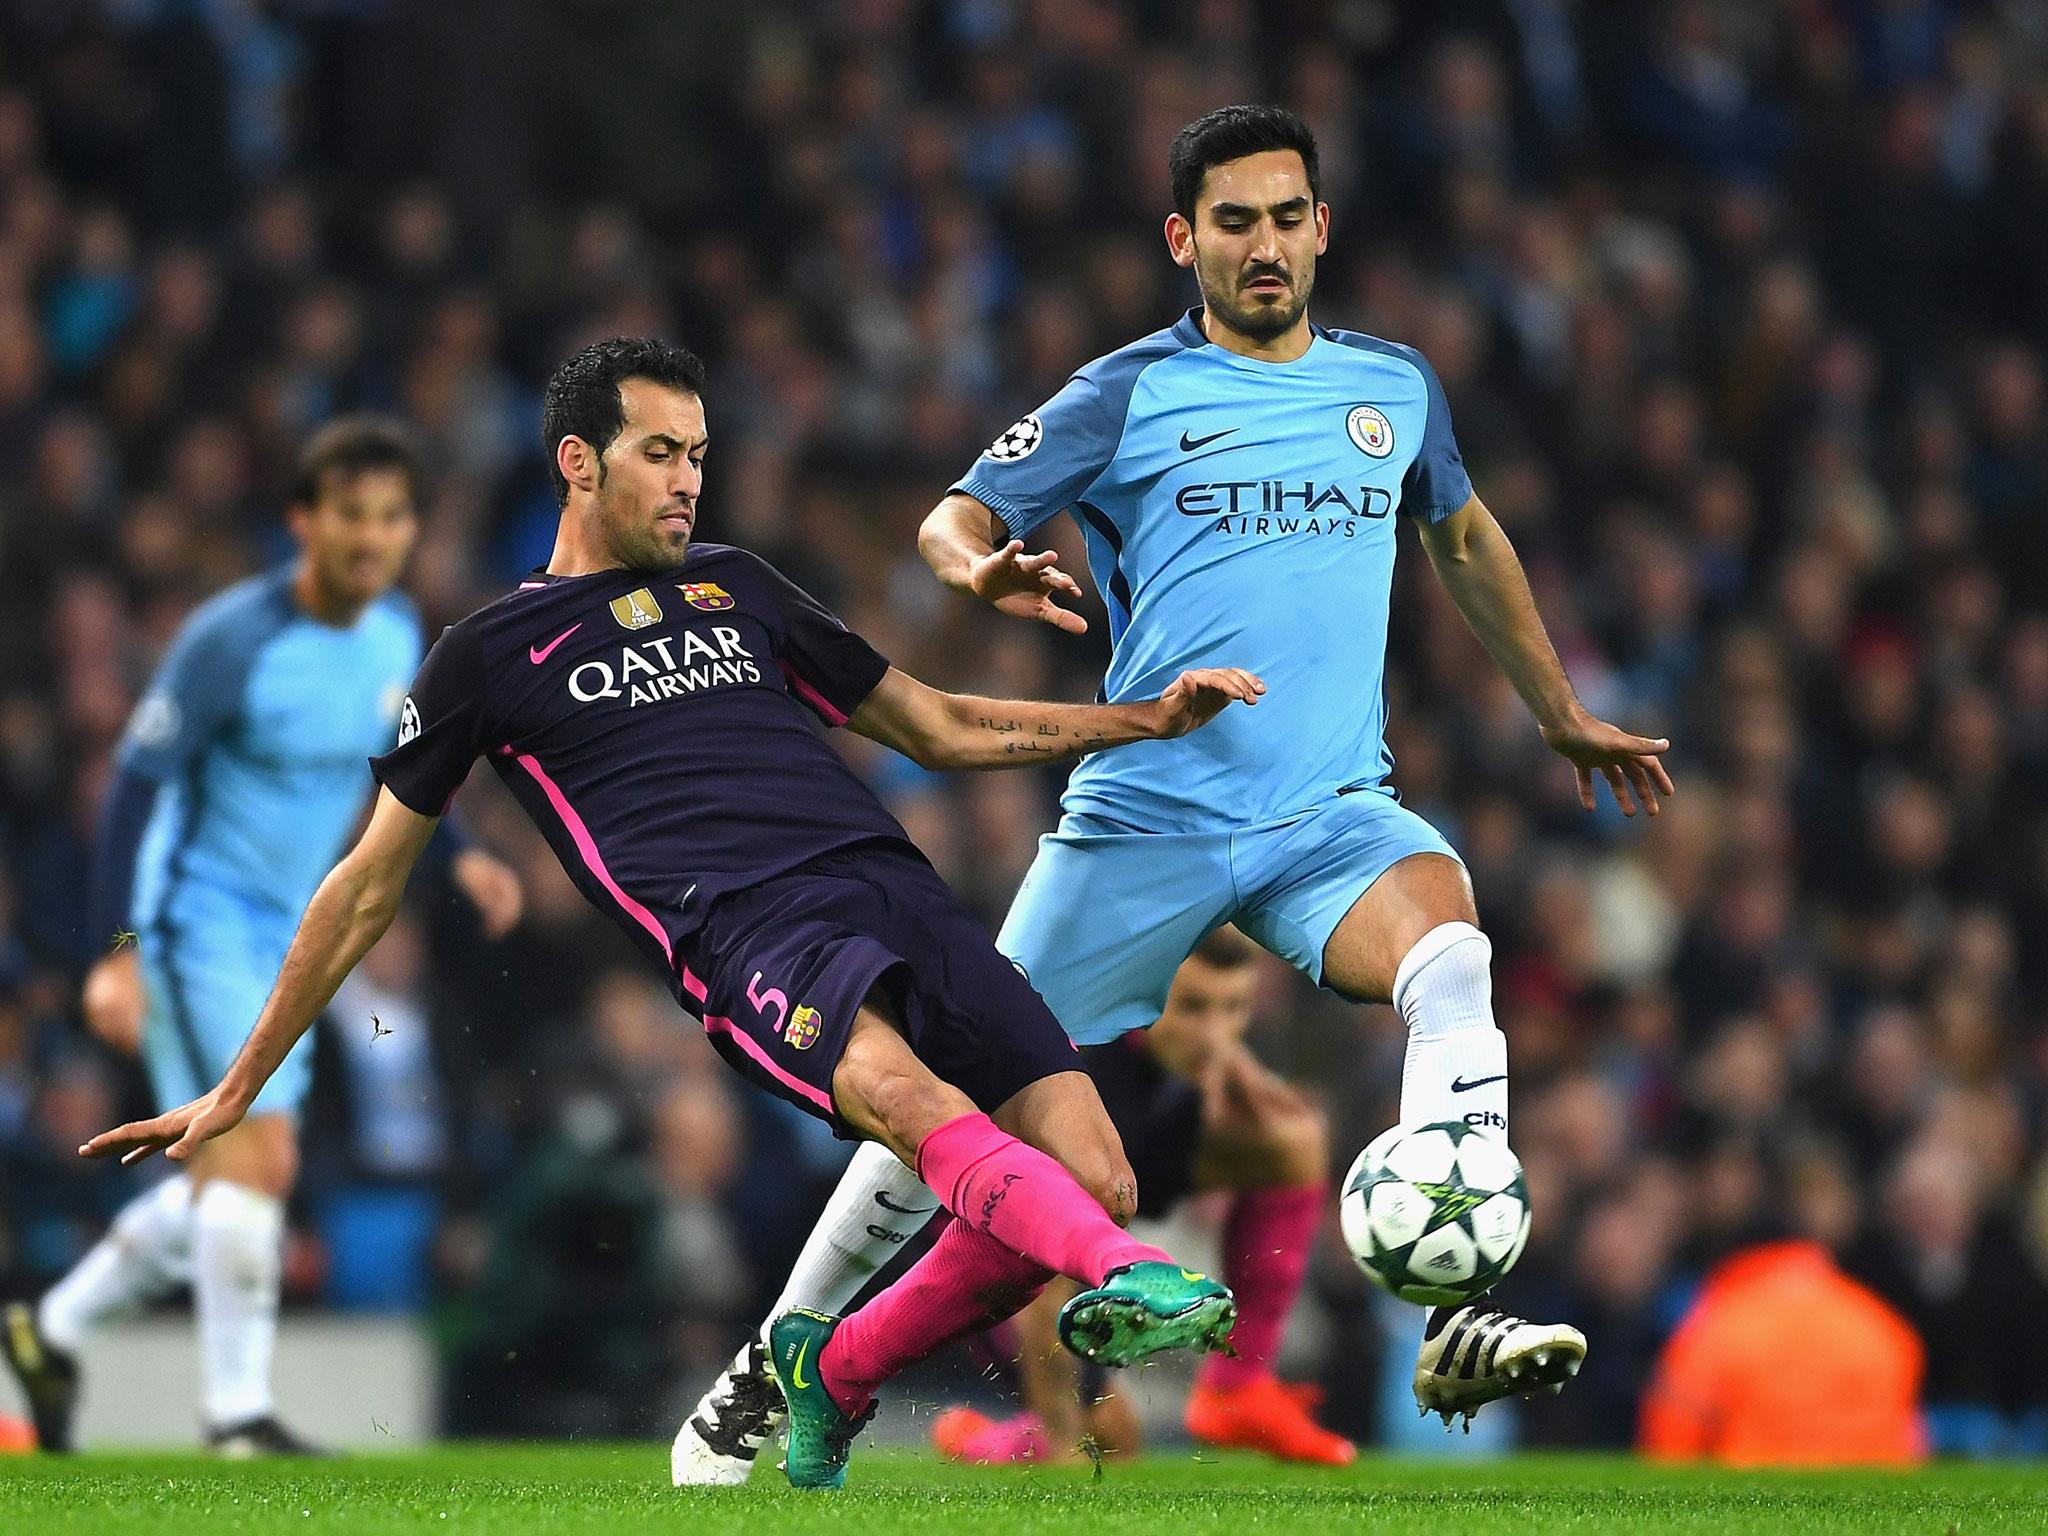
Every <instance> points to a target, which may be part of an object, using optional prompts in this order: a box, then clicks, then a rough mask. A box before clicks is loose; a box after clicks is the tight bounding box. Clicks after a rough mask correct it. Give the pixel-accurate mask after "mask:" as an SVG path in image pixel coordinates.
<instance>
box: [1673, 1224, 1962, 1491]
mask: <svg viewBox="0 0 2048 1536" xmlns="http://www.w3.org/2000/svg"><path fill="white" fill-rule="evenodd" d="M1925 1359H1926V1353H1925V1350H1924V1348H1923V1346H1922V1345H1921V1342H1920V1337H1919V1335H1918V1334H1916V1333H1915V1332H1914V1331H1913V1328H1912V1325H1911V1324H1909V1323H1908V1322H1907V1321H1906V1320H1905V1319H1904V1318H1903V1317H1901V1316H1899V1314H1898V1313H1897V1312H1896V1311H1894V1310H1893V1309H1892V1308H1891V1306H1890V1305H1889V1304H1887V1303H1886V1302H1885V1301H1884V1300H1882V1299H1881V1298H1880V1297H1878V1296H1877V1295H1876V1294H1875V1293H1873V1292H1871V1291H1869V1290H1866V1289H1865V1288H1864V1287H1863V1286H1861V1285H1858V1284H1857V1283H1856V1282H1855V1281H1854V1280H1851V1279H1850V1278H1849V1277H1848V1276H1847V1275H1845V1274H1843V1273H1842V1272H1841V1270H1839V1269H1837V1268H1836V1267H1835V1263H1834V1260H1833V1259H1832V1258H1830V1257H1829V1256H1828V1252H1827V1250H1826V1249H1825V1248H1823V1247H1821V1245H1820V1244H1818V1243H1811V1242H1787V1243H1766V1244H1762V1245H1760V1246H1758V1247H1755V1248H1749V1249H1745V1250H1744V1251H1742V1252H1740V1253H1738V1254H1736V1255H1735V1256H1734V1257H1733V1258H1731V1259H1728V1260H1727V1261H1726V1262H1724V1263H1722V1264H1721V1265H1720V1266H1719V1267H1717V1268H1716V1269H1714V1270H1713V1271H1712V1272H1710V1273H1709V1274H1708V1276H1707V1279H1706V1283H1705V1284H1704V1285H1703V1286H1702V1287H1701V1289H1700V1295H1699V1299H1698V1300H1697V1301H1696V1302H1694V1304H1693V1307H1692V1310H1691V1311H1690V1312H1688V1313H1687V1314H1686V1317H1685V1321H1684V1322H1682V1323H1680V1324H1679V1326H1678V1331H1677V1332H1676V1333H1674V1334H1673V1335H1672V1336H1671V1342H1670V1343H1669V1344H1667V1345H1665V1347H1664V1354H1663V1357H1662V1358H1661V1359H1660V1360H1659V1361H1658V1362H1657V1371H1656V1374H1655V1376H1654V1378H1653V1379H1652V1381H1651V1383H1650V1390H1649V1392H1648V1394H1647V1395H1646V1396H1645V1397H1644V1399H1643V1412H1642V1421H1641V1425H1640V1435H1639V1442H1640V1445H1641V1449H1642V1450H1643V1452H1644V1454H1646V1455H1648V1456H1651V1457H1654V1458H1657V1459H1659V1460H1666V1461H1692V1460H1700V1459H1705V1460H1710V1461H1718V1462H1723V1463H1726V1464H1727V1465H1730V1466H1750V1467H1754V1466H1771V1465H1775V1466H1800V1467H1821V1466H1840V1465H1848V1464H1868V1465H1893V1466H1907V1465H1911V1464H1913V1463H1915V1462H1918V1461H1921V1460H1923V1459H1924V1458H1925V1457H1926V1454H1927V1447H1926V1441H1925V1436H1924V1435H1923V1433H1922V1430H1921V1424H1920V1413H1919V1399H1920V1378H1921V1370H1922V1367H1923V1365H1924V1364H1925Z"/></svg>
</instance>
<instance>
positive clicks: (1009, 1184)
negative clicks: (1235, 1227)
mask: <svg viewBox="0 0 2048 1536" xmlns="http://www.w3.org/2000/svg"><path fill="white" fill-rule="evenodd" d="M917 1171H918V1173H919V1175H920V1176H921V1177H922V1178H923V1179H924V1182H925V1183H926V1185H928V1186H929V1187H930V1188H931V1190H932V1192H933V1193H934V1194H936V1195H937V1196H938V1197H939V1200H940V1202H941V1203H942V1204H943V1205H944V1206H945V1207H946V1209H947V1210H948V1211H951V1212H952V1213H953V1214H954V1215H955V1216H957V1217H959V1218H960V1220H961V1221H962V1222H964V1223H966V1224H967V1225H968V1226H970V1227H972V1228H974V1229H975V1230H976V1231H979V1232H983V1233H986V1234H987V1235H988V1236H990V1237H992V1238H994V1239H995V1240H996V1241H997V1242H999V1243H1001V1244H1002V1245H1003V1246H1004V1247H1006V1248H1008V1249H1010V1250H1011V1251H1012V1252H1014V1253H1019V1254H1022V1255H1023V1256H1024V1257H1025V1258H1027V1259H1030V1260H1032V1261H1033V1262H1034V1263H1036V1264H1039V1265H1041V1266H1043V1267H1044V1268H1046V1269H1049V1270H1051V1271H1053V1272H1054V1273H1055V1274H1062V1275H1068V1276H1071V1277H1072V1278H1073V1279H1076V1280H1079V1281H1081V1282H1083V1283H1084V1284H1086V1285H1090V1286H1099V1285H1101V1284H1102V1282H1103V1280H1104V1279H1105V1278H1106V1277H1107V1276H1108V1275H1109V1274H1110V1273H1111V1272H1112V1271H1115V1270H1119V1269H1122V1268H1124V1267H1126V1266H1127V1265H1131V1264H1138V1263H1144V1262H1147V1261H1152V1262H1157V1263H1170V1262H1172V1261H1171V1259H1170V1258H1169V1257H1168V1256H1167V1254H1166V1253H1165V1252H1164V1251H1162V1250H1161V1249H1158V1248H1154V1247H1153V1246H1152V1245H1151V1244H1149V1243H1141V1242H1139V1241H1138V1240H1137V1239H1135V1238H1133V1237H1131V1236H1130V1235H1129V1234H1128V1233H1126V1232H1125V1231H1124V1230H1123V1228H1121V1227H1119V1226H1118V1225H1117V1224H1116V1223H1115V1222H1114V1221H1112V1220H1111V1219H1110V1217H1109V1214H1108V1212H1106V1211H1105V1210H1103V1208H1102V1207H1101V1205H1099V1204H1098V1203H1097V1202H1096V1201H1095V1200H1094V1199H1093V1198H1092V1197H1091V1196H1090V1195H1089V1194H1088V1192H1087V1191H1086V1190H1085V1189H1083V1188H1082V1187H1081V1185H1080V1184H1079V1183H1078V1182H1077V1181H1076V1180H1075V1178H1074V1176H1073V1175H1072V1174H1071V1173H1069V1172H1068V1171H1067V1170H1066V1169H1065V1168H1063V1167H1062V1166H1060V1164H1059V1163H1057V1162H1056V1161H1054V1160H1053V1159H1052V1158H1050V1157H1048V1156H1047V1155H1046V1154H1045V1153H1043V1152H1041V1151H1039V1150H1038V1149H1037V1148H1036V1147H1031V1146H1027V1145H1025V1144H1024V1143H1023V1142H1021V1141H1019V1140H1018V1139H1017V1138H1016V1137H1014V1136H1011V1135H1009V1134H1007V1133H1006V1132H1004V1131H1002V1130H1000V1129H999V1128H998V1127H997V1126H996V1123H995V1122H994V1121H993V1120H991V1119H989V1117H988V1116H987V1115H984V1114H980V1113H978V1112H977V1113H973V1114H966V1115H961V1116H959V1117H958V1118H956V1119H953V1120H949V1121H947V1122H946V1123H945V1124H944V1125H942V1126H940V1127H939V1128H938V1129H937V1130H935V1131H933V1132H931V1133H930V1134H929V1135H928V1136H926V1137H925V1139H924V1140H923V1141H922V1142H921V1143H920V1144H919V1145H918V1148H917Z"/></svg>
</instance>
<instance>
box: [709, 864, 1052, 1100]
mask: <svg viewBox="0 0 2048 1536" xmlns="http://www.w3.org/2000/svg"><path fill="white" fill-rule="evenodd" d="M689 949H690V957H689V960H688V961H687V963H686V964H685V965H684V967H683V968H682V982H683V987H684V991H685V994H686V1000H687V1001H688V1002H689V1003H690V1005H691V1006H692V1007H693V1008H695V1009H696V1010H698V1011H699V1012H700V1013H701V1014H702V1015H703V1018H704V1027H705V1029H706V1030H708V1031H709V1032H710V1035H711V1043H712V1044H713V1045H714V1046H716V1047H717V1048H718V1051H719V1054H720V1055H722V1056H724V1057H725V1059H726V1060H727V1061H729V1062H731V1063H732V1064H733V1066H735V1067H737V1068H738V1069H739V1070H740V1072H741V1073H742V1074H744V1075H745V1076H747V1077H749V1078H752V1079H753V1080H754V1081H755V1082H757V1083H759V1084H760V1085H761V1086H762V1087H764V1088H766V1089H767V1090H768V1091H769V1092H771V1093H775V1094H779V1095H780V1096H781V1097H783V1098H786V1099H788V1100H790V1101H791V1102H793V1103H795V1104H797V1105H798V1106H800V1107H801V1108H804V1109H807V1110H809V1111H810V1112H811V1113H812V1114H814V1115H817V1116H818V1117H819V1118H820V1119H822V1120H824V1121H825V1122H826V1123H828V1124H829V1125H830V1126H831V1127H832V1128H833V1130H834V1131H835V1132H836V1133H838V1134H839V1135H840V1136H843V1137H847V1138H852V1137H853V1136H854V1135H855V1132H854V1131H853V1130H852V1128H851V1127H849V1126H848V1125H846V1123H845V1122H844V1121H842V1120H841V1119H840V1118H839V1115H838V1113H837V1111H836V1110H835V1109H834V1107H833V1104H832V1073H833V1069H834V1068H835V1067H837V1066H838V1064H839V1058H840V1055H841V1054H842V1053H843V1052H844V1051H845V1049H846V1038H847V1034H848V1032H849V1031H851V1030H852V1028H853V1020H854V1015H855V1014H856V1013H858V1012H859V1010H860V1006H861V1004H862V1002H863V1001H864V1000H865V999H866V998H867V995H868V993H869V991H870V990H873V989H877V988H879V990H880V991H881V992H882V994H883V995H884V996H886V997H887V998H889V999H890V1000H891V1001H892V1002H893V1003H894V1004H895V1005H896V1010H897V1013H898V1015H899V1016H900V1017H901V1018H902V1020H903V1026H904V1031H905V1033H906V1034H907V1035H908V1036H909V1038H910V1045H911V1049H912V1050H914V1051H916V1053H917V1056H918V1059H919V1060H920V1061H922V1062H923V1063H924V1064H925V1065H926V1066H927V1067H929V1068H931V1070H932V1072H933V1073H934V1074H935V1075H936V1076H938V1077H939V1078H940V1079H941V1080H943V1081H945V1082H948V1083H951V1084H952V1085H953V1086H954V1087H956V1088H958V1089H959V1090H960V1091H961V1092H963V1093H965V1094H966V1095H967V1096H968V1097H969V1098H970V1099H972V1100H973V1101H974V1103H975V1105H976V1106H977V1107H978V1108H980V1109H983V1110H993V1109H995V1108H996V1107H997V1106H998V1105H1000V1104H1002V1103H1003V1101H1004V1100H1006V1099H1008V1098H1009V1097H1010V1096H1011V1095H1012V1094H1014V1093H1016V1092H1017V1091H1018V1090H1019V1089H1020V1088H1024V1087H1026V1086H1028V1085H1029V1084H1031V1083H1035V1082H1037V1081H1038V1080H1039V1079H1040V1078H1042V1077H1049V1076H1051V1075H1052V1074H1053V1073H1055V1072H1076V1071H1079V1070H1080V1069H1081V1060H1080V1056H1079V1054H1078V1053H1077V1052H1076V1051H1075V1050H1074V1047H1073V1044H1072V1042H1070V1041H1069V1040H1068V1039H1067V1033H1066V1031H1065V1030H1064V1029H1062V1028H1061V1027H1060V1024H1059V1021H1058V1020H1057V1019H1055V1018H1054V1017H1053V1016H1052V1010H1051V1009H1049V1008H1047V1007H1046V1005H1045V1001H1044V999H1043V998H1041V997H1040V996H1039V995H1038V993H1037V991H1036V990H1034V989H1033V987H1032V985H1031V983H1030V982H1028V981H1026V980H1025V979H1024V977H1023V975H1022V974H1021V973H1020V972H1019V971H1018V970H1017V968H1016V967H1015V966H1013V965H1011V964H1010V962H1009V961H1008V960H1005V959H1004V958H1003V957H1002V955H1001V954H1000V953H998V952H997V950H996V947H995V945H994V943H992V942H991V941H990V939H989V935H988V930H987V929H985V928H984V927H982V925H981V922H980V920H979V919H977V918H976V917H975V915H974V914H973V913H972V912H970V911H969V910H968V909H967V907H966V906H965V905H963V904H962V902H961V901H960V898H959V897H957V896H955V895H954V894H953V892H952V890H951V889H950V888H948V886H947V885H946V883H945V881H943V880H941V879H940V878H939V877H938V874H937V872H935V871H934V870H933V869H932V867H931V866H930V865H929V864H927V863H925V862H924V861H923V860H922V859H920V858H917V857H914V856H913V855H911V854H909V853H906V852H903V851H900V850H897V849H892V848H888V847H886V846H880V845H871V846H868V847H861V848H850V849H846V850H844V851H842V852H839V853H835V854H831V855H828V856H827V857H825V858H822V859H814V860H812V861H811V862H810V863H809V864H806V865H805V866H804V867H803V868H802V869H799V870H795V871H792V872H791V873H789V874H787V875H781V876H778V877H777V878H775V879H773V880H768V881H764V882H763V883H762V884H760V885H757V886H753V887H750V888H748V889H746V890H743V891H735V892H733V893H731V894H730V895H727V896H724V897H721V898H720V899H719V900H718V902H717V903H716V905H714V906H713V907H712V909H711V911H710V912H709V913H708V914H707V915H706V917H705V920H704V926H703V927H702V928H701V929H700V930H699V931H698V933H697V934H696V935H695V937H694V939H693V940H692V942H691V943H690V946H689Z"/></svg>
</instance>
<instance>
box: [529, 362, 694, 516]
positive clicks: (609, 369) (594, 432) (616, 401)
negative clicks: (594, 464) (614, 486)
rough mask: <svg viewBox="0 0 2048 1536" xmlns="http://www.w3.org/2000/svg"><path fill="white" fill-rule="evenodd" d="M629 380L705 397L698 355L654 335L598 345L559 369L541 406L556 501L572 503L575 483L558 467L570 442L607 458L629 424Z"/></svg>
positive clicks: (541, 421)
mask: <svg viewBox="0 0 2048 1536" xmlns="http://www.w3.org/2000/svg"><path fill="white" fill-rule="evenodd" d="M628 379H645V380H647V382H648V383H650V384H659V385H661V386H662V387H663V388H665V389H679V390H682V391H683V392H684V393H685V394H690V395H701V394H703V393H704V364H703V362H702V360H701V359H699V358H698V356H697V354H696V353H694V352H692V351H690V350H689V349H688V348H686V347H679V346H676V345H675V344H674V343H673V342H667V341H662V340H659V339H658V338H656V337H652V336H607V337H606V338H605V339H604V340H603V341H593V342H592V343H591V344H590V345H589V346H587V347H585V348H584V349H583V350H582V351H580V352H578V353H576V354H575V355H574V356H573V357H571V358H569V359H568V360H567V361H566V362H564V363H563V364H562V366H561V367H559V368H557V369H556V370H555V375H554V377H553V378H551V379H549V380H548V392H547V398H546V400H545V401H544V402H543V404H542V406H541V420H540V431H541V437H542V438H543V439H544V446H545V447H546V448H547V452H548V476H549V478H550V479H552V480H553V481H554V482H555V500H556V501H557V502H559V503H560V504H561V505H563V506H567V505H568V504H569V482H568V481H567V480H565V479H564V478H563V477H562V469H561V466H560V465H559V464H557V463H556V462H555V450H556V449H557V448H559V447H561V446H562V439H563V438H565V437H580V438H582V439H583V441H585V442H586V443H588V444H590V446H591V447H593V448H595V449H596V450H597V452H598V454H599V461H598V473H599V474H600V475H602V474H603V472H604V464H603V454H604V451H605V449H607V448H609V447H610V446H611V442H612V439H613V438H615V437H617V436H618V435H619V429H620V428H621V427H623V426H625V424H626V404H625V401H624V400H623V399H621V398H620V395H619V389H620V386H622V385H623V384H624V383H625V382H626V380H628Z"/></svg>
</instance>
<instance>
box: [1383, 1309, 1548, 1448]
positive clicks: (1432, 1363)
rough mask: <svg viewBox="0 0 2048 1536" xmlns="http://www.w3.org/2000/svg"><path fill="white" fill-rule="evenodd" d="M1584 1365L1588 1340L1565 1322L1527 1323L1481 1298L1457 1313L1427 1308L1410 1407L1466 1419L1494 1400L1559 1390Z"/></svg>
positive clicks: (1447, 1424) (1467, 1428) (1468, 1422)
mask: <svg viewBox="0 0 2048 1536" xmlns="http://www.w3.org/2000/svg"><path fill="white" fill-rule="evenodd" d="M1585 1363H1586V1336H1585V1335H1584V1334H1583V1333H1581V1332H1579V1330H1578V1329H1576V1328H1574V1327H1572V1326H1571V1325H1570V1324H1569V1323H1532V1322H1530V1321H1529V1320H1528V1319H1527V1318H1525V1317H1516V1316H1515V1315H1514V1314H1513V1313H1511V1312H1503V1311H1502V1310H1501V1309H1500V1308H1499V1307H1497V1306H1495V1305H1494V1304H1493V1303H1492V1302H1490V1301H1488V1300H1487V1299H1486V1298H1485V1297H1484V1296H1481V1297H1478V1298H1476V1299H1474V1300H1472V1301H1468V1302H1466V1303H1465V1304H1464V1305H1463V1306H1459V1307H1432V1308H1431V1309H1430V1313H1429V1324H1428V1326H1427V1327H1426V1328H1424V1330H1423V1334H1422V1348H1421V1350H1420V1351H1419V1352H1418V1353H1417V1355H1416V1357H1415V1402H1416V1405H1417V1406H1418V1407H1419V1408H1420V1409H1421V1410H1422V1412H1423V1413H1424V1414H1431V1413H1439V1414H1442V1415H1443V1420H1444V1428H1446V1429H1448V1428H1450V1426H1451V1416H1452V1415H1453V1414H1460V1413H1461V1414H1463V1415H1464V1416H1465V1432H1466V1433H1467V1434H1470V1433H1471V1431H1472V1415H1473V1414H1475V1413H1477V1412H1478V1411H1479V1410H1480V1408H1481V1407H1483V1406H1484V1405H1485V1404H1487V1403H1490V1402H1492V1401H1494V1400H1495V1399H1496V1398H1502V1397H1513V1396H1515V1395H1516V1394H1517V1393H1520V1392H1534V1391H1535V1390H1536V1389H1537V1388H1538V1387H1548V1388H1549V1389H1550V1390H1551V1391H1552V1392H1553V1393H1555V1392H1562V1391H1563V1390H1564V1384H1565V1383H1566V1382H1567V1381H1569V1380H1571V1379H1572V1377H1574V1376H1576V1375H1578V1374H1579V1367H1580V1366H1582V1365H1584V1364H1585Z"/></svg>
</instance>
